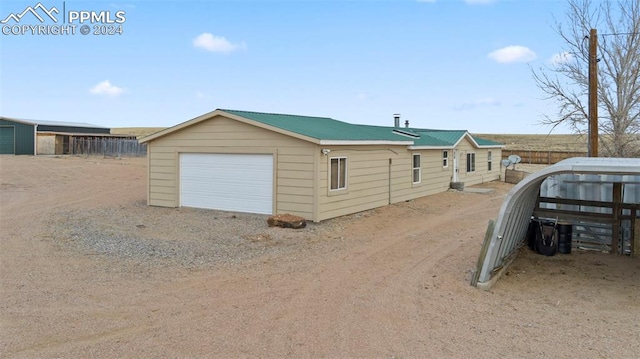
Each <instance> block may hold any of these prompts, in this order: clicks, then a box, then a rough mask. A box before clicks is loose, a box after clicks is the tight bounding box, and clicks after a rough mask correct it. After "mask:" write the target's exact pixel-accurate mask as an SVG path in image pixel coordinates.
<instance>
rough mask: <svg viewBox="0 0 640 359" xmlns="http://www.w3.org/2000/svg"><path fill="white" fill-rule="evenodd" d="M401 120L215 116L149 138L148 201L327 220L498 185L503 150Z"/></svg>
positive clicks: (253, 114) (224, 113)
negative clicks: (372, 122) (458, 188)
mask: <svg viewBox="0 0 640 359" xmlns="http://www.w3.org/2000/svg"><path fill="white" fill-rule="evenodd" d="M398 122H399V119H398V118H396V126H394V127H383V126H367V125H354V124H349V123H346V122H341V121H337V120H334V119H331V118H323V117H307V116H296V115H282V114H268V113H258V112H247V111H235V110H220V109H219V110H215V111H213V112H210V113H207V114H204V115H202V116H200V117H197V118H194V119H192V120H189V121H187V122H184V123H181V124H179V125H176V126H174V127H171V128H168V129H165V130H163V131H160V132H157V133H155V134H152V135H150V136H147V137H145V138H142V139H141V140H140V142H141V143H147V145H148V147H147V149H148V155H147V156H148V171H149V172H148V174H149V176H148V193H147V198H148V204H149V205H151V206H162V207H182V206H184V207H196V208H208V209H218V210H226V211H235V212H248V213H261V214H279V213H291V214H295V215H299V216H302V217H304V218H306V219H308V220H312V221H315V222H318V221H322V220H325V219H329V218H333V217H338V216H342V215H346V214H350V213H356V212H359V211H364V210H368V209H372V208H376V207H380V206H385V205H388V204H391V203H396V202H401V201H406V200H410V199H414V198H418V197H422V196H427V195H431V194H434V193H438V192H443V191H446V190H448V189H449V188H450V186H451V183H452V182H462V183H464V185H465V186H469V185H474V184H479V183H484V182H489V181H494V180H497V179H499V177H500V159H501V157H502V156H501V150H502V148H503V145H501V144H499V143H496V142H492V141H487V140H483V139H480V138H474V137H473V136H471V135H470V134H469V133H468V132H467V131H447V130H426V129H417V128H409V127H399V124H398Z"/></svg>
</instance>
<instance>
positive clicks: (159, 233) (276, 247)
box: [0, 156, 640, 358]
mask: <svg viewBox="0 0 640 359" xmlns="http://www.w3.org/2000/svg"><path fill="white" fill-rule="evenodd" d="M145 171H146V159H141V158H137V159H102V158H80V157H60V158H56V157H40V156H38V157H33V156H15V157H14V156H0V182H1V183H0V201H1V202H0V211H1V220H0V225H1V227H0V240H1V242H0V260H1V262H0V269H1V272H0V280H1V288H0V289H1V291H0V313H1V314H0V356H1V357H3V358H89V357H91V358H253V357H261V358H262V357H264V358H267V357H278V358H284V357H287V358H469V357H475V358H637V357H638V353H640V260H638V259H637V258H628V257H619V256H612V255H608V254H603V253H594V252H580V251H576V250H574V251H573V252H572V253H571V254H569V255H556V256H554V257H544V256H540V255H536V254H534V253H531V252H530V251H528V250H527V249H526V248H525V249H523V250H522V251H521V253H520V254H519V255H518V257H517V258H516V260H515V262H514V263H513V264H512V266H511V267H509V269H508V272H507V273H506V275H505V276H503V277H502V278H501V279H500V280H499V281H498V282H497V283H496V285H495V286H493V287H492V289H491V290H490V291H482V290H479V289H477V288H473V287H471V286H470V285H469V280H470V278H471V275H472V273H473V270H474V268H475V265H476V262H477V259H478V253H479V251H480V247H481V244H482V240H483V236H484V232H485V230H486V226H487V222H488V221H489V220H490V219H494V218H495V216H496V215H497V213H498V210H499V208H500V205H501V204H502V201H503V199H504V196H505V194H506V193H507V192H508V190H509V189H510V188H512V185H509V184H505V183H501V182H494V183H490V184H485V185H482V186H480V187H482V188H491V189H493V191H492V192H489V193H473V192H464V191H463V192H458V191H449V192H446V193H441V194H438V195H434V196H429V197H425V198H421V199H418V200H414V201H409V202H404V203H401V204H397V205H391V206H387V207H383V208H379V209H375V210H371V211H367V212H363V213H359V214H355V215H350V216H345V217H342V218H338V219H335V220H329V221H326V222H322V223H319V224H315V223H312V224H310V225H309V226H307V228H305V229H302V230H298V231H297V232H291V231H293V230H285V229H273V228H272V229H267V228H266V221H264V227H265V228H257V229H255V231H257V232H256V233H255V235H245V234H243V236H234V235H233V234H232V233H230V234H228V236H229V238H232V237H233V238H234V239H233V241H235V242H233V243H235V244H233V245H229V243H218V244H216V246H217V245H224V246H225V247H220V248H225V250H228V252H226V253H227V254H226V257H225V261H224V262H220V263H218V262H215V261H214V262H212V263H210V264H211V265H208V266H207V265H201V264H197V265H195V264H192V263H191V262H189V263H191V264H184V263H185V262H184V261H182V262H180V261H172V260H169V259H170V258H179V256H180V255H183V254H184V253H182V254H181V253H176V252H180V251H181V250H183V249H181V248H183V247H181V246H180V245H181V244H180V243H183V242H184V243H183V244H189V243H187V242H189V241H196V239H195V238H196V237H197V236H200V235H203V234H202V233H204V232H208V231H215V228H218V227H206V228H205V229H206V230H204V229H203V230H197V229H198V228H197V223H198V222H199V219H200V218H205V217H204V216H207V217H209V218H215V219H219V220H220V221H219V222H215V223H220V228H221V230H230V231H233V230H234V229H233V228H235V230H237V231H240V227H242V223H243V218H248V219H247V221H253V222H251V223H261V221H262V219H261V218H260V217H256V218H258V220H256V219H255V218H253V219H251V218H249V217H240V216H239V217H228V216H227V215H228V214H225V213H218V212H216V211H202V210H188V209H166V208H156V207H147V206H146V205H145V203H146V202H145V201H146V199H145V196H146V192H145V191H146V183H145V181H146V172H145ZM228 218H234V219H235V220H236V222H232V221H231V219H228ZM227 219H228V220H227ZM142 221H144V223H141V222H142ZM185 222H186V223H190V226H191V227H193V228H191V229H190V231H189V232H185V230H184V229H183V227H181V225H182V223H185ZM109 223H111V224H112V225H111V226H110V227H109ZM212 223H214V222H212ZM228 223H235V224H234V226H236V227H229V225H228ZM80 224H81V225H80ZM222 224H224V226H223V225H222ZM71 227H73V228H74V229H73V235H71V234H69V233H71V232H69V233H67V232H65V231H64V229H65V228H71ZM95 228H103V230H99V231H93V232H92V233H84V232H83V231H89V230H87V229H95ZM203 228H204V227H203ZM211 228H214V229H213V230H212V229H211ZM229 228H231V229H229ZM142 231H144V236H142V235H141V234H139V233H142ZM98 232H100V233H98ZM180 233H183V234H182V235H180ZM238 233H239V232H238ZM243 233H244V232H243ZM67 235H68V236H69V237H66V236H67ZM85 236H86V237H87V238H89V237H91V236H94V237H96V236H97V237H96V238H98V237H99V238H102V239H104V238H107V237H109V236H113V237H114V238H115V237H117V238H120V241H119V242H118V241H115V242H109V243H115V246H118V245H124V244H127V243H128V242H126V241H128V240H131V241H139V242H140V243H146V244H145V245H148V244H149V243H151V244H153V240H154V238H157V240H158V241H165V242H166V241H173V242H166V243H174V244H176V246H175V248H177V249H175V248H172V250H173V252H171V253H172V254H171V256H173V257H171V256H168V255H167V256H166V258H168V259H166V260H165V259H163V258H165V257H163V256H160V258H155V259H153V261H152V260H149V261H147V260H141V259H139V258H150V257H149V255H147V257H136V256H135V255H132V254H128V252H126V253H127V254H126V256H125V255H124V254H123V253H124V252H122V251H120V252H119V249H118V248H111V247H110V248H111V249H110V250H109V251H106V250H105V251H102V252H100V251H99V250H98V249H97V248H98V247H96V246H94V247H81V246H77V245H75V244H73V243H79V242H81V241H82V240H83V238H84V237H85ZM143 237H144V238H143ZM174 237H177V238H174ZM192 237H193V238H192ZM216 238H217V237H216ZM243 238H244V239H243ZM242 241H245V242H246V243H243V242H242ZM222 242H224V240H223V241H222ZM136 243H137V242H136ZM163 243H164V242H163ZM194 243H195V242H194ZM198 243H200V244H202V243H205V242H198ZM211 243H213V242H211ZM192 244H193V243H192ZM200 244H198V245H199V246H200ZM100 248H102V247H100ZM136 248H137V247H136ZM145 248H147V247H145ZM184 248H187V247H184ZM188 248H192V247H188ZM193 248H201V247H193ZM215 248H218V247H215ZM145 250H146V249H145ZM196 250H200V249H196ZM132 251H138V249H135V248H134V249H132ZM247 251H250V252H251V253H252V254H251V255H244V254H246V253H244V252H247ZM136 253H137V252H136ZM145 253H147V252H145ZM153 253H156V252H153ZM189 253H191V252H189ZM189 255H191V254H189ZM193 255H194V256H197V253H196V254H193ZM123 256H124V257H126V258H124V257H123ZM180 258H182V257H180ZM207 258H209V257H205V258H204V259H203V261H204V262H206V261H208V260H212V261H213V260H214V259H215V258H218V257H216V256H215V255H214V254H211V257H210V258H213V259H207ZM204 262H203V263H204ZM150 263H153V265H151V264H150ZM198 263H200V262H198Z"/></svg>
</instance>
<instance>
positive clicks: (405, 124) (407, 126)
mask: <svg viewBox="0 0 640 359" xmlns="http://www.w3.org/2000/svg"><path fill="white" fill-rule="evenodd" d="M404 127H405V128H409V120H404Z"/></svg>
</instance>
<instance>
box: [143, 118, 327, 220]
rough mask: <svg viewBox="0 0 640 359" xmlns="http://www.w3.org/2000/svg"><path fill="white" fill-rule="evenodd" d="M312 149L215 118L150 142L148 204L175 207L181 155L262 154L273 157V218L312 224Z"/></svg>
mask: <svg viewBox="0 0 640 359" xmlns="http://www.w3.org/2000/svg"><path fill="white" fill-rule="evenodd" d="M315 148H316V146H315V145H314V144H312V143H309V142H306V141H302V140H299V139H296V138H293V137H289V136H285V135H282V134H279V133H276V132H272V131H268V130H265V129H262V128H260V127H256V126H252V125H249V124H246V123H243V122H239V121H236V120H232V119H229V118H226V117H224V116H215V117H213V118H211V119H209V120H205V121H202V122H199V123H197V124H194V125H192V126H189V127H186V128H183V129H181V130H179V131H176V132H174V133H172V134H170V135H168V136H165V137H160V138H157V139H154V140H152V141H150V142H149V146H148V161H149V166H148V167H149V174H148V175H149V187H148V204H149V205H151V206H161V207H178V206H179V205H180V198H179V192H180V184H179V173H178V171H179V161H180V153H240V154H241V153H247V154H249V153H252V154H261V153H262V154H272V155H273V156H274V172H275V173H274V176H275V177H274V190H273V197H274V205H273V207H274V213H291V214H295V215H299V216H302V217H304V218H307V219H314V217H313V216H314V201H313V198H314V191H313V188H314V180H313V172H314V167H313V163H314V154H315ZM314 220H315V219H314Z"/></svg>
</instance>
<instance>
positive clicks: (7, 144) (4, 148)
mask: <svg viewBox="0 0 640 359" xmlns="http://www.w3.org/2000/svg"><path fill="white" fill-rule="evenodd" d="M15 153H16V147H15V128H14V127H9V126H1V127H0V154H2V155H13V154H15Z"/></svg>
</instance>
